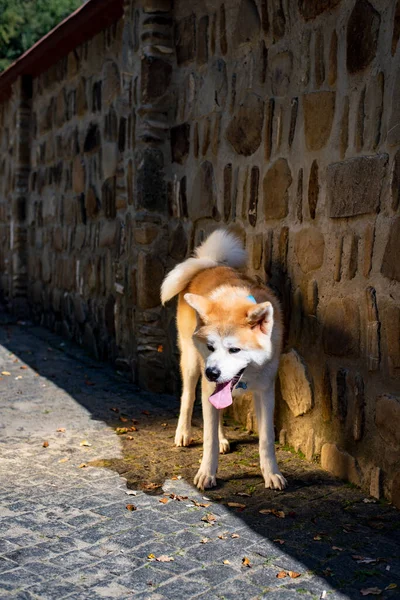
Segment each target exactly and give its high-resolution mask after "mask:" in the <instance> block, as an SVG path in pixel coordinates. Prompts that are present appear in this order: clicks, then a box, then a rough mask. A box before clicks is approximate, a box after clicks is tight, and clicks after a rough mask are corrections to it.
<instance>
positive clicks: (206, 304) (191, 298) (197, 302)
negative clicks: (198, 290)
mask: <svg viewBox="0 0 400 600" xmlns="http://www.w3.org/2000/svg"><path fill="white" fill-rule="evenodd" d="M184 299H185V300H186V302H187V303H188V304H189V306H191V307H192V308H194V310H195V311H196V312H197V314H198V315H199V317H200V318H201V319H202V320H203V321H205V320H206V315H207V313H208V311H209V309H210V301H209V300H208V299H207V298H204V296H199V295H198V294H185V295H184Z"/></svg>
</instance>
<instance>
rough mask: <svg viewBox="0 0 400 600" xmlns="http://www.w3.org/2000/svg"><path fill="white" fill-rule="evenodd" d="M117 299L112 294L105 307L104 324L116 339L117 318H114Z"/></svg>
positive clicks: (110, 334)
mask: <svg viewBox="0 0 400 600" xmlns="http://www.w3.org/2000/svg"><path fill="white" fill-rule="evenodd" d="M114 308H115V298H114V296H113V295H112V294H110V295H109V296H108V298H107V301H106V304H105V306H104V322H105V325H106V329H107V333H108V335H109V336H110V337H112V338H113V337H115V318H114Z"/></svg>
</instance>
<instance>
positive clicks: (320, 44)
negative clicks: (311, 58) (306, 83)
mask: <svg viewBox="0 0 400 600" xmlns="http://www.w3.org/2000/svg"><path fill="white" fill-rule="evenodd" d="M314 54H315V63H314V65H315V66H314V71H315V83H316V86H317V88H320V87H321V85H322V84H323V83H324V81H325V58H324V54H325V42H324V34H323V31H322V29H317V31H316V32H315V43H314Z"/></svg>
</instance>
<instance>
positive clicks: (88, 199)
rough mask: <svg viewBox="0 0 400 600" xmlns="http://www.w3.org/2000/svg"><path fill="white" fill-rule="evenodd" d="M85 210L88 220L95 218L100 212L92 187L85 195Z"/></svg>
mask: <svg viewBox="0 0 400 600" xmlns="http://www.w3.org/2000/svg"><path fill="white" fill-rule="evenodd" d="M85 208H86V214H87V216H88V217H89V219H93V218H94V217H96V215H97V214H98V212H99V210H100V200H99V199H98V197H97V193H96V190H95V188H94V187H93V186H90V187H89V189H88V191H87V193H86V195H85Z"/></svg>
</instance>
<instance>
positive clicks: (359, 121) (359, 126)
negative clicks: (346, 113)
mask: <svg viewBox="0 0 400 600" xmlns="http://www.w3.org/2000/svg"><path fill="white" fill-rule="evenodd" d="M365 91H366V90H365V87H364V88H363V89H362V90H361V94H360V99H359V101H358V107H357V117H356V125H355V133H354V145H355V147H356V151H357V152H361V150H362V148H363V146H364V119H365Z"/></svg>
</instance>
